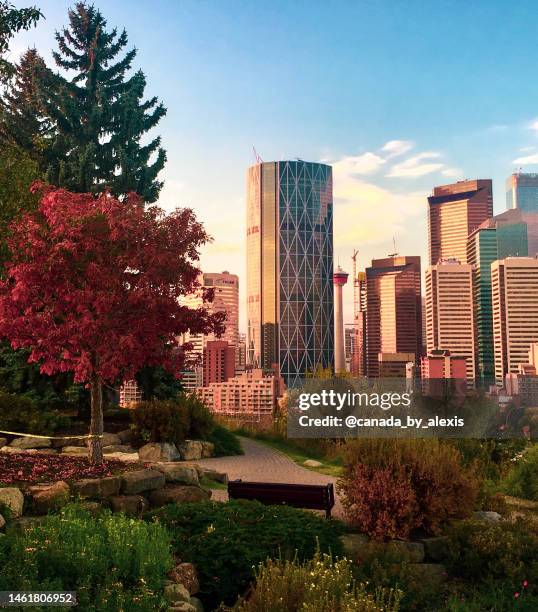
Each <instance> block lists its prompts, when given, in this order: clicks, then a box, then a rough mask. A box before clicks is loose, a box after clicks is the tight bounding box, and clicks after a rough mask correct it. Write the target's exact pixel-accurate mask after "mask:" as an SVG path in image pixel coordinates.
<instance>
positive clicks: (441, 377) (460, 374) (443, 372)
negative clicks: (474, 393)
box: [420, 349, 467, 399]
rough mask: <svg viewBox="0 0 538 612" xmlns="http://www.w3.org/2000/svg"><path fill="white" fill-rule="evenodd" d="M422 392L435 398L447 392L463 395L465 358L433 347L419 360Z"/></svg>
mask: <svg viewBox="0 0 538 612" xmlns="http://www.w3.org/2000/svg"><path fill="white" fill-rule="evenodd" d="M420 371H421V378H422V393H423V394H424V395H426V396H428V397H435V398H437V399H443V398H446V397H447V395H448V394H450V395H452V396H453V397H454V396H456V397H457V396H460V397H462V398H464V397H465V395H466V392H467V360H466V359H465V357H463V356H456V355H452V354H451V353H450V351H444V350H441V349H435V350H433V351H431V352H429V353H428V354H427V355H426V356H425V357H423V358H422V360H421V366H420Z"/></svg>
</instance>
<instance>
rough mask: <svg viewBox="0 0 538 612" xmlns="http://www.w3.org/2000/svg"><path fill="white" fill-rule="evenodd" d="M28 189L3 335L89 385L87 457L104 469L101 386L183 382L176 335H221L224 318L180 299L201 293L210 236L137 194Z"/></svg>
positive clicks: (0, 327)
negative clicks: (144, 375)
mask: <svg viewBox="0 0 538 612" xmlns="http://www.w3.org/2000/svg"><path fill="white" fill-rule="evenodd" d="M33 188H34V190H42V199H41V203H40V206H39V209H38V210H37V211H36V212H33V213H28V214H26V215H24V216H23V217H22V218H21V219H19V220H17V221H16V222H14V223H13V224H12V226H11V234H12V235H11V238H10V240H9V248H10V251H11V259H10V261H9V262H8V263H7V264H6V268H5V275H4V279H3V280H2V281H0V336H3V337H5V338H7V339H8V340H9V341H10V343H11V346H12V347H13V348H14V349H17V348H22V347H25V348H29V349H31V355H30V361H34V362H39V363H40V364H41V371H42V372H43V373H45V374H49V375H51V374H55V373H57V372H67V371H70V372H73V374H74V379H75V382H82V383H86V384H88V385H89V387H90V390H91V423H90V443H89V448H90V458H91V460H92V462H93V463H100V462H102V459H103V453H102V444H101V438H100V435H101V434H102V433H103V411H102V385H103V383H108V384H113V383H115V382H117V381H118V380H122V379H130V378H133V377H134V375H135V374H136V372H137V371H138V370H140V369H141V368H142V367H143V366H152V365H162V366H163V367H164V368H166V369H167V370H168V371H169V372H171V373H173V374H174V375H177V376H179V372H180V370H181V368H182V365H183V363H184V359H185V354H184V349H185V347H183V348H182V347H181V346H180V344H179V340H180V336H181V335H182V334H183V333H185V332H187V331H190V332H191V333H204V334H206V333H210V332H215V333H216V334H220V333H222V331H223V320H224V314H223V313H218V314H210V313H209V311H208V309H207V308H206V307H205V306H204V307H202V308H198V309H191V308H188V307H186V306H183V305H180V303H179V298H180V296H182V295H186V294H189V293H193V292H194V291H197V290H199V286H198V282H197V276H198V274H199V273H200V270H199V268H198V267H197V265H196V264H197V262H198V258H199V253H198V249H199V247H200V246H201V245H203V244H204V243H206V242H207V241H208V240H209V236H208V235H207V234H206V232H205V230H204V228H203V226H202V225H201V224H200V223H198V222H197V221H196V217H195V215H194V213H193V212H192V211H191V210H189V209H177V210H175V211H174V212H172V213H171V214H168V215H167V214H165V213H164V211H163V210H162V209H160V208H159V207H157V206H150V207H147V208H146V207H144V205H143V203H142V201H141V200H140V199H139V198H138V197H137V196H136V195H134V194H133V195H131V196H129V197H127V198H126V199H123V200H122V201H121V202H120V201H119V200H117V199H116V198H114V197H112V196H111V195H110V194H108V193H104V194H103V195H101V196H100V197H98V198H95V196H93V195H91V194H75V193H70V192H68V191H65V190H63V189H52V188H50V187H46V186H43V185H40V184H37V185H35V186H34V187H33ZM205 298H206V301H207V302H208V301H210V300H211V299H212V295H211V294H210V292H206V293H205Z"/></svg>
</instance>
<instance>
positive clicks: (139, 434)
mask: <svg viewBox="0 0 538 612" xmlns="http://www.w3.org/2000/svg"><path fill="white" fill-rule="evenodd" d="M131 417H132V419H133V437H134V439H135V440H138V441H139V442H169V443H173V444H176V445H177V444H181V443H182V442H183V441H184V440H185V438H186V437H187V433H188V431H189V426H190V418H189V413H188V411H187V410H185V407H184V406H182V405H181V404H179V403H178V402H175V401H173V400H160V401H159V400H149V401H145V402H138V404H137V405H136V407H135V408H134V409H133V410H131Z"/></svg>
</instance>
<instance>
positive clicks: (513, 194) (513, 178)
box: [506, 172, 538, 213]
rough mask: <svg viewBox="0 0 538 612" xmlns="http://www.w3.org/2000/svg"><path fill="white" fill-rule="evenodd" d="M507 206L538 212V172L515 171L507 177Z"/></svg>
mask: <svg viewBox="0 0 538 612" xmlns="http://www.w3.org/2000/svg"><path fill="white" fill-rule="evenodd" d="M506 208H509V209H510V208H519V209H520V210H523V211H525V212H536V213H538V174H535V173H532V174H527V173H524V172H514V174H511V175H510V176H509V177H508V178H507V179H506Z"/></svg>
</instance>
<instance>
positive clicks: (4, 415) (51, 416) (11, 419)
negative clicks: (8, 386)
mask: <svg viewBox="0 0 538 612" xmlns="http://www.w3.org/2000/svg"><path fill="white" fill-rule="evenodd" d="M68 424H69V419H68V418H67V417H65V416H63V415H62V414H60V413H59V412H58V411H56V410H46V409H44V408H42V407H39V406H38V405H37V403H36V402H35V401H34V400H32V399H30V398H29V397H25V396H24V395H15V394H14V393H6V392H4V391H1V390H0V429H3V430H6V431H16V432H18V431H20V432H21V433H33V434H38V435H47V434H52V433H54V432H55V431H56V430H57V429H59V428H60V427H65V426H66V425H68Z"/></svg>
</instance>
